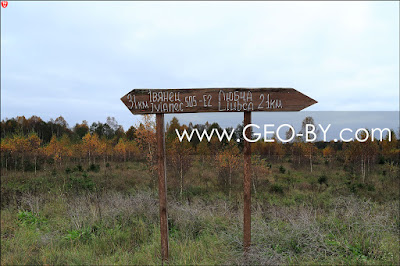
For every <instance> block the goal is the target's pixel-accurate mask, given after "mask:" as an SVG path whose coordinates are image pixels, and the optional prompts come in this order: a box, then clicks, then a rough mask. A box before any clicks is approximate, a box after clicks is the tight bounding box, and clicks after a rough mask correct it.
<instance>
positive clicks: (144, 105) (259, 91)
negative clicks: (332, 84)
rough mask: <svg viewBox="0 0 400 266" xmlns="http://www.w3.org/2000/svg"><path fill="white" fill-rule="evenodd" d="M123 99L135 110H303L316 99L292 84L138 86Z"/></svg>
mask: <svg viewBox="0 0 400 266" xmlns="http://www.w3.org/2000/svg"><path fill="white" fill-rule="evenodd" d="M121 100H122V102H123V103H124V104H125V105H126V106H127V107H128V109H129V110H130V111H131V112H132V113H133V114H160V113H163V114H171V113H198V112H255V111H269V112H276V111H300V110H302V109H304V108H306V107H308V106H310V105H313V104H314V103H317V101H315V100H314V99H311V98H310V97H308V96H306V95H304V94H302V93H301V92H298V91H297V90H295V89H292V88H205V89H135V90H132V91H131V92H129V93H128V94H126V95H125V96H124V97H122V98H121Z"/></svg>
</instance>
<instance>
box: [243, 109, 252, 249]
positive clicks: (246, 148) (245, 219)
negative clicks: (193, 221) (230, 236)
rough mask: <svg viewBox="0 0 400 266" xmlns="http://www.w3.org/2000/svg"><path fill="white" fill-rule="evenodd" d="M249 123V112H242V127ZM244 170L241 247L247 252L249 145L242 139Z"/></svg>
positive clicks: (248, 133)
mask: <svg viewBox="0 0 400 266" xmlns="http://www.w3.org/2000/svg"><path fill="white" fill-rule="evenodd" d="M249 124H251V112H244V123H243V127H246V125H249ZM244 134H245V135H246V138H247V139H250V138H251V129H250V127H249V128H247V130H246V131H245V132H244ZM243 153H244V168H243V169H244V172H243V248H244V251H245V252H247V251H248V250H249V248H250V243H251V146H250V142H248V141H246V140H245V141H244V149H243Z"/></svg>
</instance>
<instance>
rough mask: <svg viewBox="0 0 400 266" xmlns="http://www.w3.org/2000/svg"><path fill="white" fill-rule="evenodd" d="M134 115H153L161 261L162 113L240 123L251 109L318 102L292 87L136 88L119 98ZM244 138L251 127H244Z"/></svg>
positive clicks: (247, 157)
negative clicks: (228, 115) (217, 116)
mask: <svg viewBox="0 0 400 266" xmlns="http://www.w3.org/2000/svg"><path fill="white" fill-rule="evenodd" d="M121 100H122V102H123V103H124V104H125V105H126V106H127V107H128V109H129V110H130V111H131V112H132V113H133V114H156V124H157V126H156V136H157V161H158V164H157V169H158V197H159V201H160V232H161V255H162V260H163V262H164V261H167V260H168V249H169V247H168V218H167V217H168V215H167V185H166V170H165V169H166V167H165V165H166V159H165V131H164V114H171V113H198V112H243V113H244V120H243V122H244V123H243V126H244V127H246V126H247V125H250V124H251V112H254V111H269V112H277V111H300V110H302V109H304V108H306V107H308V106H310V105H313V104H314V103H316V102H317V101H315V100H313V99H311V98H310V97H308V96H306V95H304V94H302V93H300V92H298V91H296V90H295V89H291V88H207V89H135V90H132V91H131V92H129V93H128V94H126V95H125V96H124V97H122V98H121ZM244 134H246V136H247V138H251V130H250V129H247V130H246V132H244ZM243 154H244V157H243V159H244V167H243V170H244V171H243V247H244V250H245V251H246V253H247V251H248V250H249V248H250V244H251V146H250V143H249V142H247V141H246V142H245V143H244V149H243Z"/></svg>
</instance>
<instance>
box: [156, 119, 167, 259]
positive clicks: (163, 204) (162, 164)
mask: <svg viewBox="0 0 400 266" xmlns="http://www.w3.org/2000/svg"><path fill="white" fill-rule="evenodd" d="M156 135H157V136H156V137H157V160H158V197H159V200H160V231H161V257H162V261H163V262H164V261H167V260H168V218H167V175H166V161H165V132H164V114H156Z"/></svg>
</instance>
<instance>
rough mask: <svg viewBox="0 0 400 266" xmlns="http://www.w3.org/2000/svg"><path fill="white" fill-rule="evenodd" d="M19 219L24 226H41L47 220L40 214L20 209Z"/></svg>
mask: <svg viewBox="0 0 400 266" xmlns="http://www.w3.org/2000/svg"><path fill="white" fill-rule="evenodd" d="M18 221H19V223H20V224H21V225H24V226H32V225H36V226H41V225H43V224H44V223H45V222H46V219H44V218H42V217H40V216H39V214H37V215H35V214H33V213H32V212H30V211H21V210H20V211H19V212H18Z"/></svg>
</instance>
